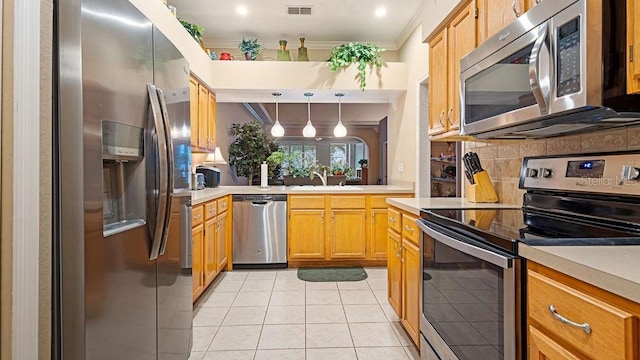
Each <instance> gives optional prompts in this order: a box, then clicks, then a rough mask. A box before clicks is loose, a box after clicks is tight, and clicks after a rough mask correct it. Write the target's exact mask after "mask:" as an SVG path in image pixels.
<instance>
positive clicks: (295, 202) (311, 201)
mask: <svg viewBox="0 0 640 360" xmlns="http://www.w3.org/2000/svg"><path fill="white" fill-rule="evenodd" d="M289 209H324V196H293V195H292V196H289Z"/></svg>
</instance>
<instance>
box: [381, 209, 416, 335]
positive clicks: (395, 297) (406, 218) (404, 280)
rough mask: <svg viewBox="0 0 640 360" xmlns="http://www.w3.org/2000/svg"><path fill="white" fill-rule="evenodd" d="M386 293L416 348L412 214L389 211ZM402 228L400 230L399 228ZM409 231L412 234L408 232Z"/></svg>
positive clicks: (414, 235) (413, 218)
mask: <svg viewBox="0 0 640 360" xmlns="http://www.w3.org/2000/svg"><path fill="white" fill-rule="evenodd" d="M388 215H389V218H388V224H389V226H388V243H387V247H388V250H387V251H388V253H389V254H388V257H387V277H388V282H387V285H388V288H387V294H388V299H389V304H390V305H391V308H393V310H394V311H395V313H396V315H398V317H399V318H400V322H401V323H402V326H403V327H404V328H405V330H406V331H407V333H408V334H409V337H411V340H413V342H414V343H415V345H416V346H418V347H420V282H421V281H422V279H421V276H420V272H421V268H420V257H421V254H420V247H419V246H418V243H419V237H418V234H417V233H415V231H419V230H415V229H414V228H416V229H417V226H415V219H416V217H415V215H411V214H408V213H406V212H404V211H402V210H400V209H396V208H393V207H391V208H389V214H388ZM401 225H402V227H401ZM412 230H413V231H412Z"/></svg>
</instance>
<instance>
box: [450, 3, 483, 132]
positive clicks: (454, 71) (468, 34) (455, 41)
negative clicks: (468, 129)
mask: <svg viewBox="0 0 640 360" xmlns="http://www.w3.org/2000/svg"><path fill="white" fill-rule="evenodd" d="M476 29H477V21H476V16H475V4H474V3H473V2H472V3H471V4H469V5H468V6H467V7H466V8H464V9H463V10H462V11H461V12H460V14H458V16H456V17H455V18H454V19H453V20H452V21H451V24H450V25H449V33H448V40H449V59H450V61H449V62H448V63H449V99H448V101H447V104H448V105H449V108H448V110H447V116H446V119H447V124H446V125H447V126H448V129H449V130H455V129H459V128H460V59H462V57H463V56H465V55H466V54H468V53H469V52H471V51H472V50H473V49H475V48H476V38H477V36H476V32H477V31H476Z"/></svg>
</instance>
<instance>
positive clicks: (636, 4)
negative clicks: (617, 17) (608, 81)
mask: <svg viewBox="0 0 640 360" xmlns="http://www.w3.org/2000/svg"><path fill="white" fill-rule="evenodd" d="M627 52H628V54H627V64H629V66H627V92H628V93H629V94H633V93H637V92H640V0H628V1H627Z"/></svg>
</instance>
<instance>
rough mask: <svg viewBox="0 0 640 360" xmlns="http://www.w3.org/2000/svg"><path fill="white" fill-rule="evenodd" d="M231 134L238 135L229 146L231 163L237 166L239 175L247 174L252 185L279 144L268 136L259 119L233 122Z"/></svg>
mask: <svg viewBox="0 0 640 360" xmlns="http://www.w3.org/2000/svg"><path fill="white" fill-rule="evenodd" d="M229 135H231V136H235V137H236V139H235V140H234V141H233V142H232V143H231V145H230V146H229V165H231V166H233V167H234V168H235V170H236V175H237V176H246V177H247V178H248V181H249V185H251V184H252V182H253V177H254V176H256V175H258V174H260V164H262V162H263V161H267V158H268V157H269V155H271V154H272V153H273V152H274V151H276V150H278V145H276V143H274V142H273V140H272V139H271V138H269V137H267V134H266V133H265V132H264V129H263V128H262V126H261V125H260V123H258V122H257V121H251V122H248V123H244V124H233V125H231V128H230V130H229Z"/></svg>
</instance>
